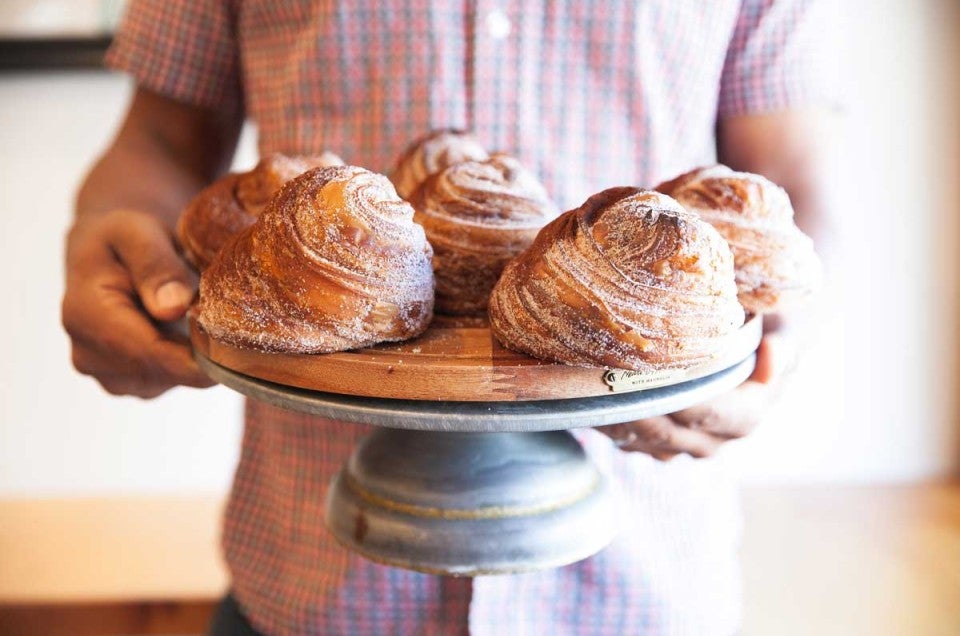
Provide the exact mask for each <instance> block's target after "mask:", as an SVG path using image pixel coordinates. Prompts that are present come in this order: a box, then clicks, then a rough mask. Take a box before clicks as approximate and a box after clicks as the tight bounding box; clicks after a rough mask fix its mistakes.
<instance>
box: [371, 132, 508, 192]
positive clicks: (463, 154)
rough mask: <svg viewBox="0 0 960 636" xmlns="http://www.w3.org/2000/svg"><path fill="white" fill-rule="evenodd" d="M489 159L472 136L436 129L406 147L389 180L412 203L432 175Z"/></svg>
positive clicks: (465, 133) (481, 146)
mask: <svg viewBox="0 0 960 636" xmlns="http://www.w3.org/2000/svg"><path fill="white" fill-rule="evenodd" d="M489 157H490V155H489V153H488V152H487V150H486V149H485V148H484V147H483V145H482V144H481V143H480V142H479V141H478V140H477V139H476V138H475V137H474V136H473V135H471V134H470V133H468V132H465V131H462V130H455V129H452V128H448V129H443V130H436V131H433V132H431V133H429V134H427V135H424V136H423V137H420V138H419V139H416V140H414V141H413V142H412V143H411V144H410V145H409V146H407V149H406V150H404V152H403V154H402V155H401V156H400V159H399V160H398V161H397V165H396V166H395V167H394V169H393V171H392V172H391V173H390V180H391V181H392V182H393V185H394V186H395V187H396V189H397V194H399V195H400V196H401V197H403V198H404V199H408V200H409V199H410V196H411V195H413V192H414V190H416V189H417V188H418V187H420V184H421V183H423V182H424V181H426V180H427V177H429V176H430V175H432V174H435V173H437V172H440V171H441V170H443V169H444V168H446V167H448V166H452V165H454V164H457V163H460V162H462V161H484V160H486V159H489Z"/></svg>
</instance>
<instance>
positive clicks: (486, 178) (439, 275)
mask: <svg viewBox="0 0 960 636" xmlns="http://www.w3.org/2000/svg"><path fill="white" fill-rule="evenodd" d="M410 202H411V203H412V204H413V207H414V210H415V211H416V214H415V215H414V217H413V218H414V221H416V222H417V223H419V224H420V225H422V226H423V229H424V230H425V231H426V233H427V240H428V241H430V245H431V246H433V271H434V276H435V277H436V282H437V296H436V309H437V311H438V312H440V313H444V314H450V315H456V316H462V315H472V314H478V313H479V314H482V313H485V311H486V308H487V302H488V300H489V298H490V291H491V290H492V289H493V286H494V284H495V283H496V282H497V279H498V278H500V273H501V272H502V271H503V268H504V266H505V265H506V264H507V262H509V261H510V260H511V259H512V258H513V257H515V256H516V255H517V254H519V253H520V252H522V251H523V250H525V249H526V248H527V247H528V246H529V245H530V243H532V242H533V239H534V237H535V236H536V235H537V232H538V231H539V230H540V228H542V227H543V226H544V225H546V223H547V222H548V221H550V220H552V219H553V218H554V217H556V216H557V214H558V213H559V210H558V209H557V207H556V205H555V204H554V203H553V202H552V201H551V200H550V198H549V197H548V196H547V192H546V190H545V189H544V187H543V185H541V183H540V181H538V180H537V178H536V177H535V176H533V174H532V173H530V172H528V171H527V170H525V169H524V168H523V167H522V166H521V165H520V163H519V162H518V161H517V160H516V159H514V158H512V157H508V156H506V155H495V156H494V157H492V158H490V159H488V160H486V161H467V162H463V163H458V164H454V165H452V166H450V167H448V168H445V169H444V170H442V171H441V172H439V173H437V174H435V175H433V176H432V177H430V178H428V179H427V180H426V181H424V182H423V184H422V185H421V186H420V187H419V188H417V189H416V190H415V191H414V194H413V196H412V197H410Z"/></svg>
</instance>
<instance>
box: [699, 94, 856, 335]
mask: <svg viewBox="0 0 960 636" xmlns="http://www.w3.org/2000/svg"><path fill="white" fill-rule="evenodd" d="M835 125H836V122H835V118H834V116H833V115H832V114H831V113H829V112H826V111H814V110H811V111H806V112H795V113H776V114H770V115H750V116H744V117H736V118H731V119H729V120H727V121H724V122H721V123H720V124H719V126H718V131H717V132H718V149H717V150H718V156H719V159H720V161H721V162H723V163H725V164H727V165H728V166H730V167H731V168H733V169H735V170H743V171H746V172H754V173H757V174H762V175H764V176H765V177H767V178H769V179H770V180H771V181H773V182H775V183H777V184H779V185H780V186H782V187H783V188H784V189H785V190H786V191H787V194H789V195H790V200H791V202H792V203H793V207H794V211H795V219H796V222H797V225H798V226H799V227H800V229H801V230H803V231H804V232H805V233H806V234H807V235H809V236H810V237H811V238H813V240H814V245H815V247H816V250H817V254H818V255H819V257H820V260H821V261H822V262H823V265H824V269H825V270H827V271H828V272H829V271H830V270H831V269H832V268H833V265H834V263H835V255H836V250H835V237H836V234H837V233H836V231H835V227H834V225H835V215H834V212H835V204H834V203H833V201H834V192H835V189H834V179H833V176H832V175H834V174H836V170H835V165H834V160H835V153H834V143H833V140H834V138H835ZM809 313H810V312H809V311H801V312H791V313H790V314H788V315H783V314H778V315H772V316H768V317H766V318H765V322H764V327H765V328H766V330H767V331H768V332H772V331H778V332H780V333H786V332H796V331H800V332H802V331H805V329H804V328H803V323H804V322H805V320H804V317H805V315H807V314H809Z"/></svg>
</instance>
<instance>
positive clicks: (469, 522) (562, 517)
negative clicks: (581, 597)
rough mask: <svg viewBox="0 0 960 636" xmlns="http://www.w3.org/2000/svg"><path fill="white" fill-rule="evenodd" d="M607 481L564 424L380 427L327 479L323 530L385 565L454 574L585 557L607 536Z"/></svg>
mask: <svg viewBox="0 0 960 636" xmlns="http://www.w3.org/2000/svg"><path fill="white" fill-rule="evenodd" d="M612 499H613V497H612V495H611V492H610V488H609V486H608V484H607V481H606V479H605V478H604V477H603V476H602V475H601V474H600V473H599V472H598V471H597V469H596V467H594V466H593V464H592V463H590V461H589V460H588V459H587V457H586V455H585V454H584V452H583V449H582V448H581V447H580V445H579V444H578V443H577V441H576V440H575V439H574V438H573V436H572V435H570V434H569V433H568V432H566V431H550V432H542V433H450V432H427V431H409V430H398V429H378V430H376V431H374V432H373V433H372V434H371V435H370V436H369V437H367V438H366V439H365V440H364V441H363V442H361V444H360V445H359V446H358V448H357V450H356V451H355V452H354V454H353V456H352V457H351V458H350V460H349V461H348V462H347V465H346V466H344V468H343V469H342V471H341V472H340V474H339V475H338V476H337V477H336V479H335V480H334V482H333V484H332V485H331V488H330V492H329V495H328V498H327V514H326V519H327V526H328V527H329V529H330V530H331V532H333V534H334V536H336V538H337V540H338V541H340V542H341V543H342V544H344V545H345V546H346V547H348V548H350V549H352V550H354V551H356V552H358V553H360V554H361V555H363V556H365V557H367V558H369V559H371V560H374V561H377V562H380V563H385V564H388V565H393V566H398V567H403V568H407V569H412V570H418V571H421V572H429V573H434V574H446V575H454V576H477V575H483V574H504V573H511V572H521V571H527V570H537V569H543V568H550V567H557V566H561V565H566V564H568V563H573V562H575V561H579V560H581V559H584V558H586V557H588V556H591V555H592V554H594V553H596V552H598V551H600V550H601V549H602V548H604V547H605V546H606V545H607V544H608V543H609V542H610V541H611V540H612V538H613V535H614V530H615V527H616V524H615V522H614V518H613V501H612Z"/></svg>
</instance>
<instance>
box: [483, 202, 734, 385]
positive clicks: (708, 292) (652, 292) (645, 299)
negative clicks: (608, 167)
mask: <svg viewBox="0 0 960 636" xmlns="http://www.w3.org/2000/svg"><path fill="white" fill-rule="evenodd" d="M736 293H737V290H736V285H735V283H734V275H733V256H732V255H731V253H730V249H729V248H728V247H727V245H726V243H725V242H724V241H723V239H722V238H721V237H720V235H719V234H717V232H716V230H714V229H713V228H711V227H710V226H709V225H708V224H706V223H704V222H702V221H700V220H699V219H697V218H696V217H695V216H694V215H692V214H689V213H687V212H686V211H685V210H683V208H681V207H680V206H679V204H677V203H676V202H675V201H673V200H672V199H671V198H669V197H667V196H665V195H662V194H659V193H656V192H648V191H643V190H640V189H638V188H611V189H609V190H605V191H603V192H600V193H599V194H596V195H594V196H592V197H590V198H589V199H588V200H587V201H586V202H585V203H584V204H583V205H582V206H580V207H579V208H577V209H575V210H571V211H569V212H566V213H564V214H563V215H561V216H560V217H559V218H557V219H556V220H555V221H553V222H552V223H550V224H549V225H547V226H546V227H545V228H543V230H541V232H540V233H539V234H538V235H537V238H536V240H535V241H534V243H533V245H531V246H530V248H529V249H528V250H527V251H526V252H524V253H523V254H521V255H520V256H519V257H517V258H516V259H515V260H514V261H512V262H511V263H510V264H509V265H507V267H506V269H505V270H504V273H503V276H502V277H501V278H500V281H499V282H498V283H497V285H496V287H495V288H494V291H493V294H492V296H491V299H490V323H491V328H492V330H493V332H494V334H495V335H496V336H497V338H498V339H499V340H500V341H501V342H502V343H503V344H504V346H506V347H508V348H510V349H514V350H517V351H521V352H524V353H527V354H530V355H533V356H535V357H538V358H543V359H546V360H553V361H557V362H564V363H567V364H574V365H583V366H596V365H600V366H607V367H612V368H620V369H632V370H637V371H652V370H659V369H679V368H687V367H690V366H692V365H695V364H697V363H700V362H703V361H706V360H708V359H710V358H711V357H713V356H714V355H716V354H717V353H718V348H719V346H720V345H721V344H722V343H723V338H724V336H726V335H728V334H729V333H731V332H732V331H734V330H735V329H737V328H738V327H739V326H740V325H742V324H743V320H744V313H743V309H742V308H741V307H740V304H739V303H738V302H737V297H736Z"/></svg>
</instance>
